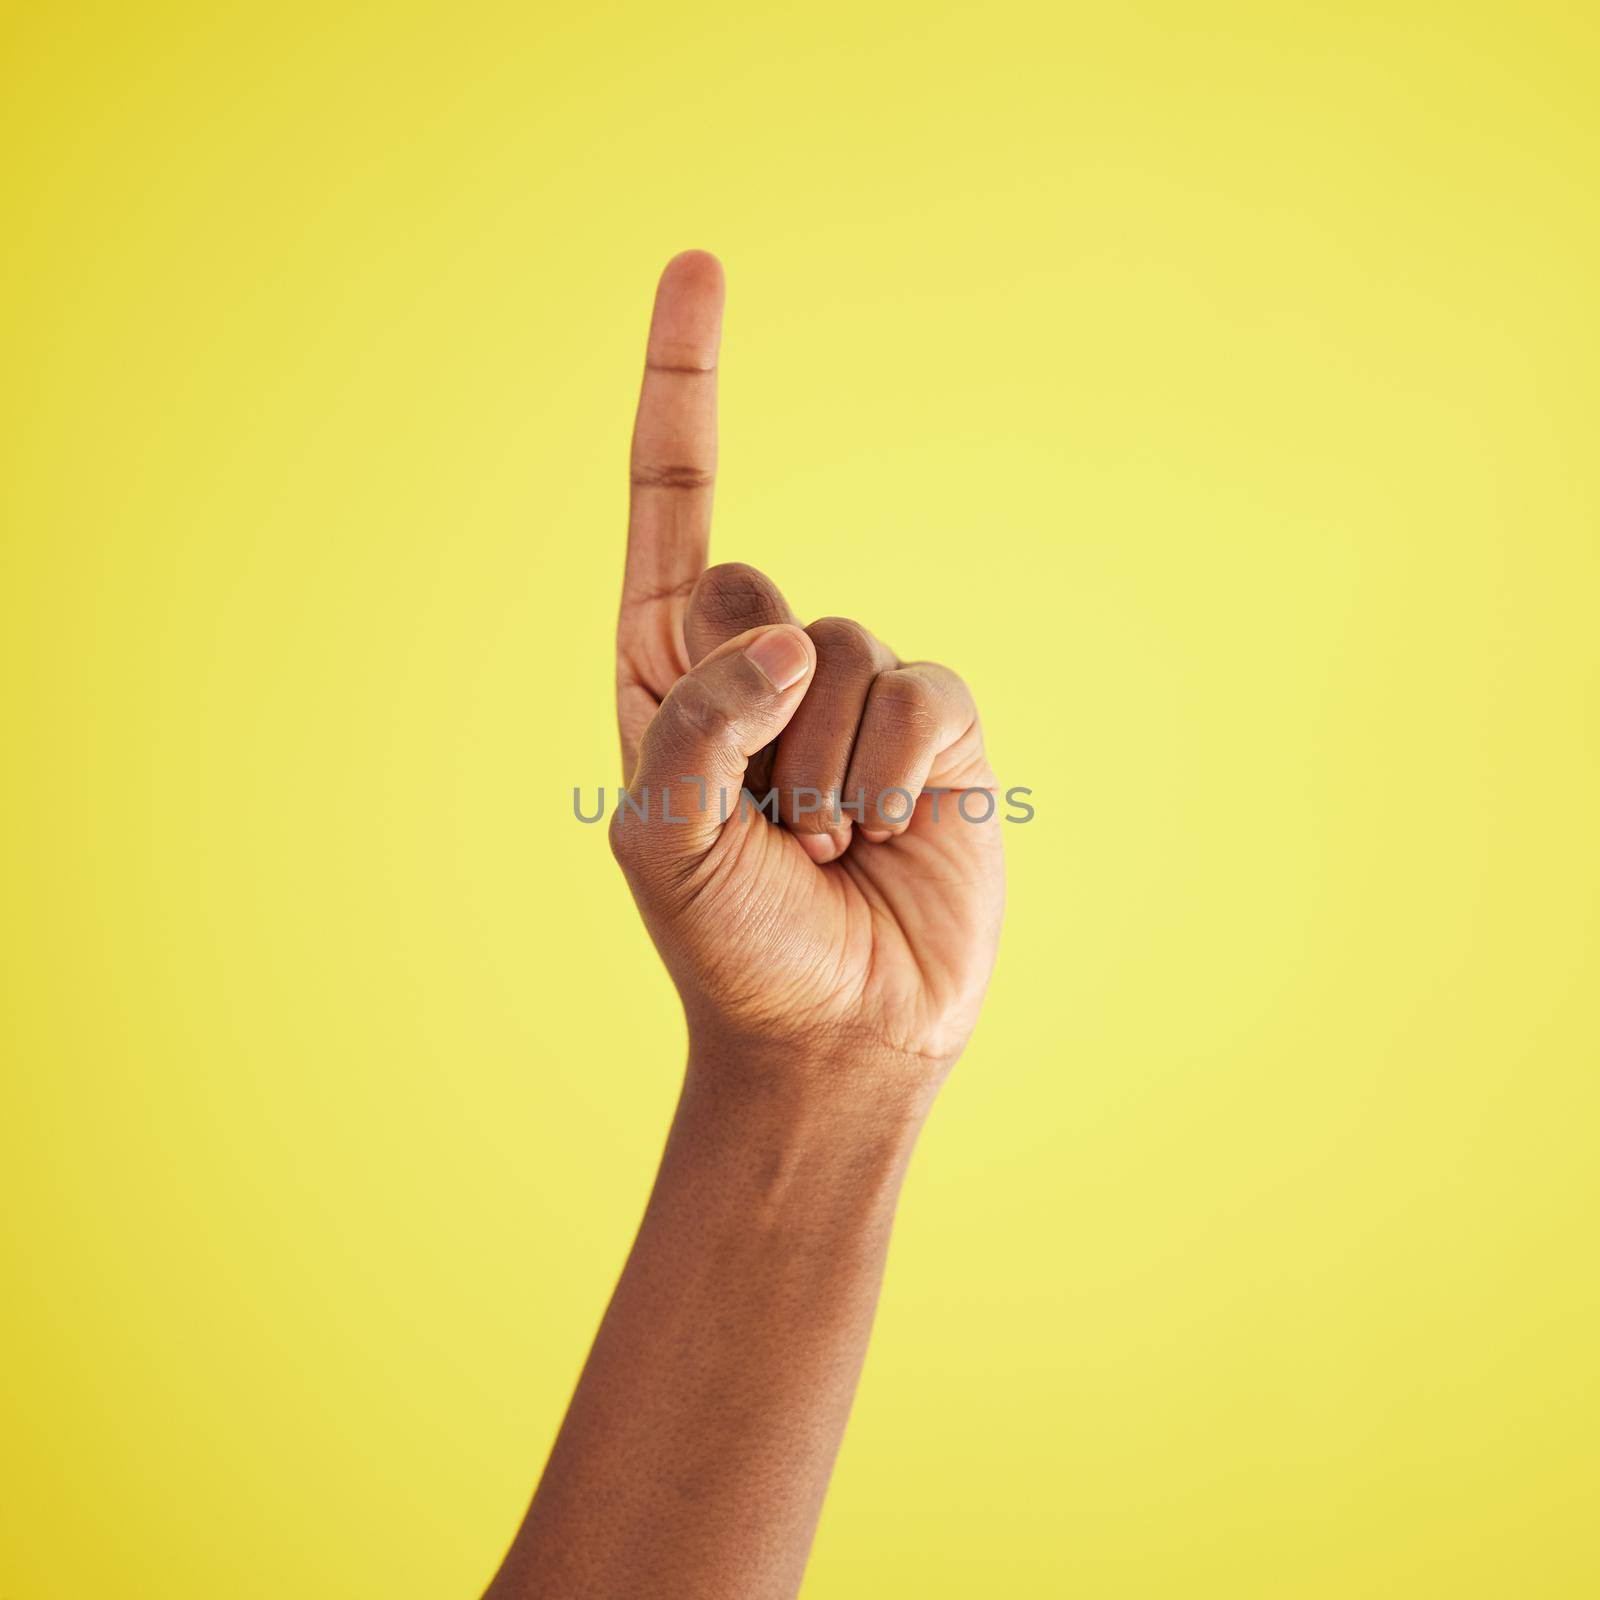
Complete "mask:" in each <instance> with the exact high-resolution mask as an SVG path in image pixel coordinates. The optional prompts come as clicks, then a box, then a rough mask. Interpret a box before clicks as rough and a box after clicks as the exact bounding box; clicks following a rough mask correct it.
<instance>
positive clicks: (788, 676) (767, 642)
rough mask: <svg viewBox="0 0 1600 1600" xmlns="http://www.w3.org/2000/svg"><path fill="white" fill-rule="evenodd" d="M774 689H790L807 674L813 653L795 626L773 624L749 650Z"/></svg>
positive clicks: (746, 653) (750, 655)
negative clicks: (776, 626) (783, 626)
mask: <svg viewBox="0 0 1600 1600" xmlns="http://www.w3.org/2000/svg"><path fill="white" fill-rule="evenodd" d="M745 655H746V656H747V657H748V658H749V659H750V660H751V661H753V662H755V664H756V666H757V667H758V668H760V670H761V675H762V677H764V678H765V679H766V680H767V682H768V683H770V684H771V685H772V687H773V688H774V689H787V688H788V687H789V686H790V685H791V684H796V683H799V681H800V680H801V679H802V678H803V677H805V675H806V669H807V668H808V667H809V666H810V665H811V657H810V656H809V655H807V654H806V647H805V646H804V645H803V644H801V642H800V633H799V630H798V629H795V628H773V629H772V630H771V631H770V632H768V633H764V634H762V635H761V637H760V638H759V639H757V640H756V642H755V643H754V644H753V645H751V646H750V648H749V649H748V650H746V651H745Z"/></svg>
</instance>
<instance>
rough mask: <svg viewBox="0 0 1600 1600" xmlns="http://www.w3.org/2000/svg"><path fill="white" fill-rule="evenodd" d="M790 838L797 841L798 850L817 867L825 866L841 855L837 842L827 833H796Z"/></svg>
mask: <svg viewBox="0 0 1600 1600" xmlns="http://www.w3.org/2000/svg"><path fill="white" fill-rule="evenodd" d="M791 837H792V838H794V839H796V840H798V841H799V844H800V848H801V849H802V850H804V851H805V853H806V854H807V855H808V856H810V857H811V859H812V860H813V861H815V862H816V864H817V865H818V866H819V867H821V866H826V865H827V863H828V862H830V861H833V860H835V859H836V858H837V857H838V856H840V855H842V854H843V852H842V851H841V850H840V848H839V844H838V841H837V840H836V839H835V838H834V837H833V835H832V834H829V833H796V834H792V835H791Z"/></svg>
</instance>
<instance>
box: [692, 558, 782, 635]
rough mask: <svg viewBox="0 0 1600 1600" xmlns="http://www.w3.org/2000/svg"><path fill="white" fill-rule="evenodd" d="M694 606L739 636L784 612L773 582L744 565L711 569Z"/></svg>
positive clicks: (703, 577) (704, 576)
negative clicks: (732, 628)
mask: <svg viewBox="0 0 1600 1600" xmlns="http://www.w3.org/2000/svg"><path fill="white" fill-rule="evenodd" d="M694 605H695V609H696V610H698V611H700V612H702V613H703V614H704V615H705V616H706V617H708V618H710V619H711V620H713V621H715V622H718V623H722V624H725V625H731V626H733V627H734V629H735V631H736V632H739V633H743V632H744V630H745V629H746V628H747V627H754V626H755V625H756V624H757V623H759V622H764V621H767V620H769V619H770V618H771V617H772V616H773V615H774V614H775V613H777V612H778V611H779V610H780V609H781V608H780V607H779V605H778V600H777V591H776V590H775V589H774V587H773V585H772V580H771V579H770V578H768V577H767V575H766V574H765V573H763V572H758V571H757V570H756V569H755V568H754V567H750V566H746V565H745V563H744V562H742V561H724V562H722V563H721V564H720V565H718V566H715V567H708V568H707V569H706V571H705V572H703V573H702V574H701V575H700V581H699V583H698V584H697V585H696V586H695V591H694Z"/></svg>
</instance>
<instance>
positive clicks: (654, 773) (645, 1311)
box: [489, 252, 1003, 1600]
mask: <svg viewBox="0 0 1600 1600" xmlns="http://www.w3.org/2000/svg"><path fill="white" fill-rule="evenodd" d="M721 321H722V269H721V268H720V267H719V266H718V265H717V263H716V261H715V260H714V259H713V258H712V257H710V256H708V255H703V254H700V253H698V252H692V253H690V254H688V255H682V256H678V257H677V258H676V259H675V260H673V261H672V262H671V263H669V265H668V266H667V269H666V271H665V272H664V273H663V274H662V277H661V284H660V287H659V289H658V290H657V292H656V306H655V316H654V318H653V320H652V322H651V326H650V344H649V350H648V354H647V357H646V362H645V375H644V390H643V393H642V394H641V396H640V399H639V419H638V423H637V425H636V426H635V429H634V436H633V499H632V509H631V515H630V519H629V527H628V562H627V574H626V577H625V578H624V581H623V591H622V611H621V616H620V618H619V620H618V624H617V720H618V723H619V725H620V727H621V730H622V759H623V766H624V768H625V770H626V772H627V775H628V781H629V790H628V798H629V802H630V803H629V804H628V805H627V806H625V807H623V808H621V809H619V810H618V811H617V812H615V813H614V814H613V818H612V826H611V842H612V845H613V847H614V849H615V850H616V853H617V857H618V859H619V860H620V861H621V862H622V865H623V867H624V869H625V870H626V872H627V875H628V881H629V883H630V884H631V886H632V888H633V893H634V898H635V899H636V900H637V901H638V903H639V909H640V910H641V911H642V912H643V914H644V918H645V922H646V923H647V924H648V926H649V928H650V932H651V935H652V937H653V938H654V939H655V942H656V946H657V948H658V949H659V950H660V951H661V954H662V956H663V957H664V958H665V960H666V963H667V966H668V968H669V969H670V971H671V973H672V976H673V978H674V980H675V981H676V983H677V985H678V990H679V992H680V994H681V995H682V996H683V1003H684V1008H685V1011H686V1012H687V1014H688V1019H689V1033H690V1050H689V1061H688V1067H687V1071H686V1072H685V1075H684V1083H683V1092H682V1094H681V1095H680V1097H679V1100H678V1107H677V1111H676V1114H675V1115H674V1117H673V1123H672V1131H671V1133H670V1134H669V1135H668V1138H667V1142H666V1147H665V1149H664V1151H663V1153H662V1158H661V1170H660V1172H659V1173H658V1174H657V1176H656V1183H655V1188H654V1190H653V1191H652V1193H651V1196H650V1204H649V1206H648V1207H647V1208H646V1210H645V1215H644V1219H643V1221H642V1222H641V1223H640V1226H639V1236H638V1238H637V1239H636V1240H635V1241H634V1247H633V1251H632V1253H631V1255H630V1256H629V1258H628V1264H627V1266H626V1267H625V1268H624V1269H623V1273H622V1277H621V1279H620V1280H619V1281H618V1284H617V1289H616V1293H615V1294H614V1295H613V1296H612V1300H611V1305H610V1307H609V1308H608V1309H607V1311H606V1315H605V1318H604V1320H603V1321H602V1323H601V1325H600V1331H599V1333H598V1334H597V1335H596V1337H595V1342H594V1348H593V1349H592V1350H591V1351H590V1353H589V1360H588V1364H587V1365H586V1366H585V1368H584V1372H583V1377H582V1379H581V1380H580V1382H579V1384H578V1387H577V1389H576V1391H575V1392H574V1394H573V1397H572V1403H571V1406H570V1407H569V1408H568V1411H567V1417H566V1421H565V1422H564V1423H563V1425H562V1428H561V1433H560V1435H559V1437H558V1438H557V1440H556V1444H555V1448H554V1449H553V1450H552V1452H551V1455H550V1460H549V1463H548V1465H547V1466H546V1468H545V1473H544V1477H543V1479H542V1480H541V1481H540V1485H539V1489H538V1492H537V1493H536V1494H535V1496H534V1499H533V1504H532V1505H531V1506H530V1507H529V1509H528V1515H527V1517H526V1518H525V1519H524V1521H523V1524H522V1528H521V1531H520V1532H519V1533H518V1535H517V1538H516V1540H515V1541H514V1542H513V1544H512V1547H511V1549H510V1551H509V1552H508V1554H507V1556H506V1559H505V1562H504V1564H503V1565H502V1567H501V1569H500V1572H499V1574H498V1575H497V1576H496V1578H495V1581H494V1582H493V1584H492V1585H491V1586H490V1590H489V1594H490V1597H491V1600H513V1597H515V1600H557V1597H559V1600H612V1597H614V1596H617V1595H647V1594H648V1595H696V1596H704V1597H706V1600H721V1597H726V1600H733V1597H735V1596H737V1597H738V1600H792V1597H793V1596H794V1594H795V1592H796V1590H797V1589H798V1588H799V1585H800V1580H801V1575H802V1573H803V1572H804V1570H805V1563H806V1554H807V1551H808V1550H809V1548H810V1545H811V1538H812V1534H813V1532H814V1531H815V1528H816V1523H817V1516H818V1514H819V1512H820V1511H821V1509H822V1499H823V1495H824V1493H825V1492H826V1489H827V1483H828V1474H829V1472H830V1471H831V1469H832V1466H833V1460H834V1455H835V1453H836V1451H837V1450H838V1447H839V1440H840V1437H841V1436H842V1434H843V1432H844V1426H845V1419H846V1418H847V1417H848V1415H849V1411H850V1398H851V1395H852V1394H853V1393H854V1391H855V1386H856V1381H857V1378H858V1377H859V1375H860V1371H861V1360H862V1356H863V1354H864V1353H865V1350H866V1345H867V1335H868V1331H869V1330H870V1328H871V1326H872V1316H873V1310H874V1307H875V1305H876V1303H877V1295H878V1284H879V1281H880V1277H881V1274H882V1271H883V1263H884V1254H885V1251H886V1250H887V1248H888V1243H889V1231H890V1227H891V1224H892V1222H893V1219H894V1210H895V1204H896V1201H897V1198H898V1195H899V1191H900V1185H901V1181H902V1179H903V1177H904V1175H905V1171H906V1167H907V1164H908V1163H909V1161H910V1159H911V1153H912V1150H913V1148H914V1147H915V1145H916V1140H917V1133H918V1130H919V1129H920V1127H921V1125H922V1121H923V1117H924V1115H925V1113H926V1112H927V1109H928V1107H929V1105H930V1104H931V1102H932V1099H933V1096H934V1094H935V1092H936V1091H937V1089H938V1087H939V1084H940V1083H941V1082H942V1081H943V1079H944V1076H945V1073H946V1072H947V1071H948V1069H949V1067H950V1064H951V1063H952V1062H953V1061H954V1060H955V1058H956V1056H957V1055H958V1054H959V1053H960V1051H961V1048H962V1046H963V1045H964V1044H965V1043H966V1039H967V1035H968V1034H969V1033H970V1032H971V1031H972V1025H973V1022H974V1021H975V1020H976V1017H977V1014H978V1005H979V1002H980V1001H981V1000H982V998H983V990H984V985H985V984H986V983H987V982H988V978H989V969H990V966H991V964H992V963H993V960H994V952H995V942H996V939H997V938H998V935H999V931H1000V909H1001V900H1002V881H1003V880H1002V872H1001V860H1000V822H999V819H998V817H996V815H995V804H994V796H993V792H992V791H993V785H994V780H993V778H992V777H991V775H990V772H989V766H988V763H987V761H986V760H985V758H984V754H983V741H982V738H981V735H980V734H979V731H978V717H977V713H976V712H975V711H974V710H973V706H972V700H971V697H970V696H969V695H968V693H967V691H966V688H965V687H964V685H963V684H962V682H961V680H960V679H959V678H957V677H956V676H955V674H954V673H952V672H949V671H947V670H946V669H945V668H943V667H936V666H933V665H931V664H930V663H928V662H915V661H914V662H901V661H900V660H898V659H897V658H896V657H895V654H894V652H893V651H891V650H890V649H889V648H888V647H887V646H886V645H884V644H882V643H881V642H880V641H879V640H877V639H875V638H874V637H873V636H872V635H871V634H870V633H868V632H867V630H866V629H865V628H863V627H861V626H860V625H859V624H858V623H855V622H849V621H846V620H845V619H844V618H842V617H825V618H824V619H823V620H822V621H820V622H814V623H812V624H811V626H810V627H809V628H801V627H800V626H799V624H798V623H797V622H796V621H795V619H794V617H793V616H792V615H791V613H790V611H789V607H788V605H787V604H786V603H785V601H784V598H783V596H782V595H781V594H780V593H779V592H778V589H777V587H776V585H774V584H773V583H772V582H771V581H770V580H769V579H767V578H765V577H763V576H762V574H761V573H759V572H756V571H754V570H753V569H752V568H750V567H741V566H724V567H712V568H711V569H710V570H709V571H708V570H706V567H705V559H706V546H707V539H708V535H709V531H710V522H711V485H712V478H713V475H714V472H715V466H716V363H717V344H718V337H719V333H720V328H721ZM746 788H748V789H749V790H751V791H753V793H754V796H755V798H756V799H760V800H764V799H765V798H766V795H767V793H768V791H769V789H771V790H775V791H776V793H777V796H778V799H777V801H776V802H775V804H776V807H777V818H776V820H774V818H772V817H770V816H768V815H766V814H765V813H763V812H761V811H759V810H757V809H756V808H755V807H754V806H750V807H745V806H742V805H741V803H740V796H741V791H742V790H744V789H746ZM940 789H944V790H948V791H951V792H948V793H945V794H942V795H937V794H936V793H935V791H936V790H940ZM959 791H966V794H965V808H964V809H963V806H962V797H961V795H960V794H959V793H958V792H959ZM836 796H837V797H838V798H839V799H840V800H841V801H842V802H843V804H842V805H841V807H840V809H839V812H838V814H837V816H835V814H834V811H833V807H832V804H831V801H832V800H833V798H834V797H836ZM823 797H826V799H824V798H823ZM858 804H859V805H860V806H861V808H862V809H861V810H859V811H856V810H845V809H844V806H845V805H850V806H854V805H858ZM969 818H970V819H971V820H969Z"/></svg>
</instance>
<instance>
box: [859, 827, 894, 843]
mask: <svg viewBox="0 0 1600 1600" xmlns="http://www.w3.org/2000/svg"><path fill="white" fill-rule="evenodd" d="M861 837H862V838H863V839H870V840H871V841H872V843H873V844H882V843H883V842H884V841H885V840H887V839H892V838H893V837H894V835H893V834H892V833H891V832H890V831H889V829H887V828H863V829H862V830H861Z"/></svg>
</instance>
